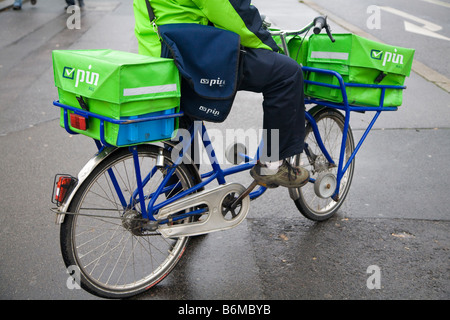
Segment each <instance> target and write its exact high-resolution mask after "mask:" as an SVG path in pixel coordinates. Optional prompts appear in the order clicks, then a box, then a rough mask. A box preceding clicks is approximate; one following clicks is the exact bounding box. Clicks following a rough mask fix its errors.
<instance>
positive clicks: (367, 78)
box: [305, 34, 414, 107]
mask: <svg viewBox="0 0 450 320" xmlns="http://www.w3.org/2000/svg"><path fill="white" fill-rule="evenodd" d="M333 37H334V38H335V39H336V42H334V43H333V42H331V41H330V39H329V37H328V36H327V35H326V34H319V35H312V36H311V37H310V38H309V42H308V55H307V62H306V65H307V66H308V67H314V68H320V69H328V70H334V71H336V72H338V73H340V74H341V76H342V78H343V79H344V82H345V83H360V84H376V85H394V86H403V85H404V82H405V77H406V76H409V75H410V72H411V66H412V62H413V57H414V49H407V48H401V47H395V46H390V45H386V44H383V43H379V42H376V41H372V40H368V39H366V38H363V37H360V36H357V35H354V34H333ZM307 80H311V81H317V82H321V83H327V84H333V85H339V82H338V80H337V78H336V77H334V76H331V75H326V74H321V73H317V72H309V74H308V75H307ZM346 91H347V98H348V102H349V104H353V105H365V106H379V105H380V97H381V89H377V88H359V87H346ZM402 91H403V90H401V89H386V93H385V98H384V104H383V106H384V107H388V106H400V105H401V104H402ZM305 94H306V95H307V96H311V97H315V98H319V99H325V100H329V101H333V102H338V103H342V102H343V98H342V93H341V90H340V89H335V88H328V87H323V86H319V85H314V84H307V85H306V88H305Z"/></svg>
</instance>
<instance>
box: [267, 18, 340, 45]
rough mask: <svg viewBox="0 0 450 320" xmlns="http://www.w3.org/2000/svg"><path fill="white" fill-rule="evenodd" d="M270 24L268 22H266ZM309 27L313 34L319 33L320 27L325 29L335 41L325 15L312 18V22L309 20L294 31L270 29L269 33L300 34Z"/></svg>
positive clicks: (275, 34) (280, 34) (279, 34)
mask: <svg viewBox="0 0 450 320" xmlns="http://www.w3.org/2000/svg"><path fill="white" fill-rule="evenodd" d="M265 18H266V17H265V16H264V22H265ZM263 25H264V26H265V27H266V26H267V24H265V23H263ZM268 25H269V26H270V24H268ZM311 28H313V31H314V33H315V34H319V33H320V32H321V31H322V29H325V31H326V32H327V35H328V37H329V38H330V40H331V42H335V41H336V40H335V39H334V38H333V36H332V35H331V28H330V25H329V24H328V22H327V16H318V17H316V18H314V20H313V22H311V23H310V24H308V25H307V26H305V27H304V28H302V29H300V30H295V31H291V30H289V31H286V30H285V31H270V33H271V34H272V36H290V35H301V34H303V33H305V32H307V31H308V30H310V29H311Z"/></svg>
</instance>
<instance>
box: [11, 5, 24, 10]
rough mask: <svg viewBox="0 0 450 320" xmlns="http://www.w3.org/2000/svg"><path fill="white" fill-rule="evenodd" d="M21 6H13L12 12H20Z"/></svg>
mask: <svg viewBox="0 0 450 320" xmlns="http://www.w3.org/2000/svg"><path fill="white" fill-rule="evenodd" d="M21 9H22V6H13V10H21Z"/></svg>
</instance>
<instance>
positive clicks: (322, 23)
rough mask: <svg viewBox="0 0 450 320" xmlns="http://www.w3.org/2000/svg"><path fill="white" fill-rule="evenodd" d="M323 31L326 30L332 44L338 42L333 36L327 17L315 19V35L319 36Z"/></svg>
mask: <svg viewBox="0 0 450 320" xmlns="http://www.w3.org/2000/svg"><path fill="white" fill-rule="evenodd" d="M322 29H325V31H326V32H327V35H328V37H329V38H330V40H331V42H335V41H336V40H335V39H334V38H333V36H332V35H331V29H330V26H329V25H328V23H327V16H319V17H317V18H315V19H314V28H313V31H314V34H319V33H320V32H321V31H322Z"/></svg>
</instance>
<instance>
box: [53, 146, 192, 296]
mask: <svg viewBox="0 0 450 320" xmlns="http://www.w3.org/2000/svg"><path fill="white" fill-rule="evenodd" d="M158 151H159V148H158V147H156V146H151V145H142V146H138V155H139V164H140V168H141V176H142V177H145V176H146V174H148V173H149V172H151V171H152V169H153V168H155V164H156V158H157V156H158ZM172 165H173V163H172V161H171V159H170V154H169V152H166V151H165V153H164V166H163V167H159V168H158V169H155V170H153V172H154V174H153V176H152V177H151V179H150V181H149V183H147V184H146V186H145V188H144V192H145V196H146V198H147V199H146V203H148V201H149V200H148V196H149V195H151V194H152V193H153V192H154V191H155V190H156V188H157V187H158V185H159V184H160V183H161V181H162V179H163V178H164V176H165V175H166V172H167V168H168V167H170V166H172ZM111 172H112V173H113V177H115V180H116V181H117V184H118V185H119V187H120V189H121V190H122V193H123V195H124V198H125V200H126V202H128V203H130V202H131V201H130V199H133V192H134V191H135V190H136V177H135V169H134V162H133V155H132V153H131V152H130V151H129V150H128V148H120V149H118V150H117V151H115V152H114V153H113V154H111V155H110V156H108V157H107V158H106V159H105V160H104V161H103V162H101V163H100V164H99V165H98V166H97V167H96V168H95V170H94V171H93V172H92V173H91V174H90V175H89V176H88V178H87V179H86V180H85V181H84V182H83V184H82V186H81V187H80V189H78V191H77V192H76V194H75V196H74V198H73V200H72V202H71V204H70V206H69V209H68V211H69V212H71V213H74V214H67V215H66V217H65V221H64V223H63V224H62V225H61V234H60V238H61V250H62V255H63V258H64V262H65V264H66V266H67V268H70V269H69V270H76V269H77V270H79V274H80V280H81V286H82V288H83V289H85V290H86V291H88V292H90V293H92V294H94V295H97V296H100V297H104V298H125V297H130V296H133V295H136V294H138V293H141V292H144V291H146V290H148V289H149V288H151V287H152V286H154V285H155V284H157V283H158V282H159V281H161V280H162V279H163V278H164V277H166V276H167V275H168V274H169V272H170V271H171V270H172V269H173V268H174V267H175V265H176V264H177V262H178V261H179V260H180V258H181V256H182V254H183V252H184V250H185V248H186V245H187V242H188V237H180V238H164V237H163V236H162V235H161V234H160V233H159V232H158V231H157V230H153V231H151V230H150V231H149V230H148V229H147V230H146V229H144V228H143V227H142V226H143V223H144V222H145V220H143V219H142V215H141V212H142V210H141V207H140V204H139V202H137V203H134V204H131V205H130V204H129V205H128V206H127V207H126V208H124V206H123V205H122V202H121V201H120V200H119V198H118V196H117V192H116V191H115V188H114V183H113V180H114V179H113V180H112V179H111V176H112V175H111ZM174 175H176V177H177V179H178V183H177V185H176V186H175V187H174V188H173V189H172V191H173V192H172V191H168V192H166V193H165V194H163V195H161V196H160V198H163V199H161V200H160V199H159V198H158V202H160V201H163V200H165V198H169V197H171V196H173V195H174V194H172V193H178V192H181V191H182V190H185V189H187V188H190V187H192V186H193V185H194V183H193V181H192V178H191V175H190V174H189V171H188V170H187V168H186V167H185V166H184V165H180V166H178V167H177V168H176V170H175V173H174ZM134 198H136V197H134ZM134 202H136V201H134ZM184 222H186V221H185V220H182V221H181V222H177V223H184ZM74 268H76V269H74Z"/></svg>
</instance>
